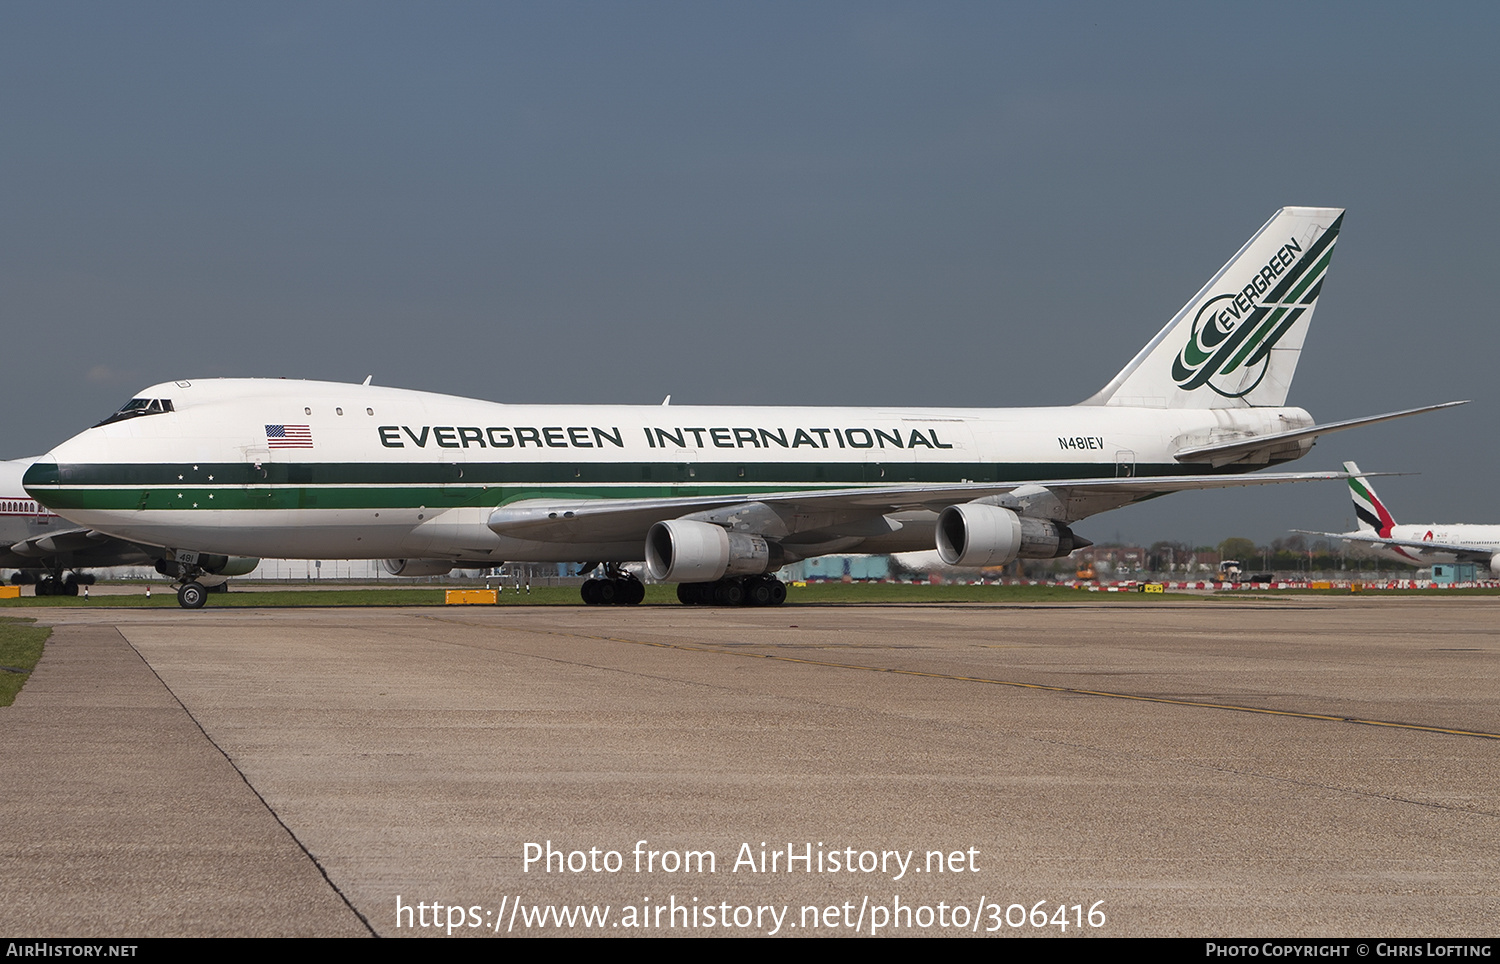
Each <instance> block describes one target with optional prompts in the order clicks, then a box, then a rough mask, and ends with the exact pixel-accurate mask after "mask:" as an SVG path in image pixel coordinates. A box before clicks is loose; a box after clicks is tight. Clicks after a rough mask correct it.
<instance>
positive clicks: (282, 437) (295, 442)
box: [266, 425, 313, 449]
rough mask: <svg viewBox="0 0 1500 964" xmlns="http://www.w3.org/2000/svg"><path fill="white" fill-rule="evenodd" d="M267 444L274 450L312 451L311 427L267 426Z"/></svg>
mask: <svg viewBox="0 0 1500 964" xmlns="http://www.w3.org/2000/svg"><path fill="white" fill-rule="evenodd" d="M266 444H267V445H268V446H269V447H270V448H273V449H310V448H312V447H313V443H312V426H311V425H267V426H266Z"/></svg>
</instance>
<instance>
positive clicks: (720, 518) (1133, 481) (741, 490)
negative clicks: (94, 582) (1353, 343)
mask: <svg viewBox="0 0 1500 964" xmlns="http://www.w3.org/2000/svg"><path fill="white" fill-rule="evenodd" d="M1342 220H1343V212H1342V210H1340V209H1337V208H1283V209H1282V210H1280V211H1278V212H1277V213H1276V214H1275V215H1274V216H1273V217H1272V218H1271V219H1270V220H1269V221H1267V222H1266V224H1265V225H1264V226H1263V227H1262V228H1261V229H1260V230H1259V231H1257V232H1256V233H1255V235H1254V236H1253V237H1251V239H1250V240H1249V241H1248V242H1246V243H1245V245H1244V246H1243V247H1242V248H1241V249H1240V250H1239V252H1238V253H1237V254H1235V256H1234V257H1233V258H1231V259H1230V260H1229V262H1228V263H1227V264H1226V265H1225V266H1224V267H1223V268H1222V269H1220V270H1219V272H1218V273H1217V274H1215V275H1214V276H1213V278H1211V279H1210V280H1209V282H1208V283H1207V284H1206V285H1205V286H1204V287H1203V289H1202V290H1201V291H1199V292H1198V294H1197V295H1195V296H1194V297H1193V298H1192V299H1190V300H1189V301H1188V303H1187V304H1186V305H1185V306H1184V307H1183V308H1182V310H1181V311H1179V312H1178V313H1177V314H1176V315H1175V316H1174V317H1173V318H1172V319H1171V320H1170V321H1168V322H1167V324H1166V325H1165V326H1164V327H1163V328H1162V329H1161V330H1160V331H1159V332H1158V333H1157V334H1156V336H1155V337H1154V338H1152V339H1151V340H1150V342H1148V343H1147V344H1146V346H1145V347H1144V348H1142V349H1141V350H1140V352H1139V353H1138V354H1137V355H1136V356H1135V358H1134V359H1132V360H1131V361H1130V363H1129V364H1128V365H1126V366H1125V367H1124V368H1123V369H1122V370H1121V371H1120V373H1119V374H1118V375H1116V376H1115V377H1114V378H1113V379H1111V380H1110V382H1109V384H1107V385H1105V386H1104V388H1102V389H1101V390H1100V391H1099V392H1098V393H1096V394H1095V395H1094V396H1092V397H1091V398H1089V399H1087V400H1085V401H1083V402H1081V403H1079V404H1077V405H1073V406H1066V407H1055V408H1021V409H951V408H921V409H894V408H874V409H871V408H794V407H776V408H769V407H768V408H745V407H689V406H665V405H663V406H583V405H549V406H541V405H504V404H497V403H494V402H485V401H477V400H472V399H464V398H456V397H453V396H448V395H437V394H431V393H426V392H413V391H402V390H399V389H392V388H382V387H376V386H372V385H370V384H368V379H367V380H366V384H363V385H352V384H336V383H330V382H303V381H288V380H281V379H211V380H202V381H200V380H193V381H178V382H168V383H165V384H162V385H156V386H153V387H152V388H149V389H147V390H146V391H144V392H142V393H141V395H140V396H139V397H137V398H134V399H132V400H131V401H130V402H129V403H128V404H127V405H126V406H124V407H123V408H122V409H121V410H120V411H119V412H117V413H116V414H115V415H113V416H111V417H110V418H108V419H106V420H105V421H103V422H101V423H100V424H99V425H97V426H95V427H93V428H91V429H89V430H87V431H85V432H83V433H82V434H80V435H78V436H77V437H75V438H73V439H72V440H70V441H68V442H66V443H64V444H62V445H60V446H58V447H57V448H56V449H54V450H53V451H52V452H50V453H49V454H48V455H47V457H46V458H45V459H44V460H43V461H42V462H40V463H38V464H37V465H36V466H35V467H34V468H33V469H32V470H31V471H30V472H28V473H27V475H26V479H25V483H26V488H27V491H28V492H29V493H31V494H32V495H33V496H35V497H36V498H37V499H39V500H40V501H42V502H43V503H45V504H47V505H49V506H51V507H52V508H54V509H55V510H56V511H57V512H59V513H61V514H62V515H63V516H65V517H67V518H68V519H70V520H72V521H74V522H76V523H78V524H79V525H83V526H88V527H91V528H94V529H97V530H98V531H100V532H104V533H109V534H111V535H115V536H118V537H121V538H125V539H130V540H134V541H139V542H144V543H149V544H152V545H158V546H162V547H164V548H166V550H167V554H168V559H169V560H171V562H172V563H173V564H175V565H176V567H177V574H178V577H179V580H180V582H181V588H180V589H179V599H180V600H181V602H182V603H183V605H184V606H188V607H195V606H198V605H202V603H203V599H204V597H203V592H202V586H201V585H200V583H199V581H198V580H199V578H200V577H201V576H202V575H203V574H205V573H208V574H212V573H215V572H217V571H220V570H221V569H222V568H223V567H225V566H230V565H234V562H233V560H232V558H231V557H234V556H271V557H303V558H386V559H388V560H389V562H388V566H389V568H390V569H391V570H392V571H393V572H398V573H408V574H414V575H416V574H424V573H438V572H447V571H448V570H449V569H451V568H453V567H455V566H466V567H468V566H493V565H498V564H500V563H501V562H548V561H579V562H585V563H589V564H591V566H592V567H598V566H600V565H602V567H603V568H602V571H601V575H603V576H604V577H605V578H602V579H594V580H590V581H589V582H588V583H586V584H585V589H584V598H585V599H586V600H587V601H589V602H596V603H621V602H623V603H632V602H639V601H640V599H641V596H642V595H643V594H644V590H643V588H642V586H641V584H640V582H639V581H638V580H637V579H636V578H635V577H634V576H632V575H630V574H629V573H628V572H627V571H626V570H625V569H624V568H623V564H624V563H628V562H633V561H639V560H645V562H646V565H647V568H648V569H649V571H650V574H651V575H652V576H653V577H654V578H656V579H658V580H662V581H666V582H675V583H678V584H679V597H680V598H681V599H682V600H683V601H684V602H716V603H720V604H736V603H742V602H750V603H758V604H774V603H777V602H780V601H781V600H782V599H783V598H784V597H785V589H784V588H783V586H782V584H781V582H779V581H778V580H777V579H776V578H775V577H774V575H772V574H773V573H774V572H775V571H776V570H777V569H779V568H780V567H781V566H782V565H783V564H785V563H787V562H791V561H794V560H797V559H804V558H808V557H811V556H816V555H821V554H825V553H833V552H845V551H853V550H857V551H860V552H879V553H884V552H905V551H911V550H918V549H932V548H933V547H934V546H935V547H936V548H937V550H938V551H939V553H940V554H941V555H942V558H943V559H944V561H946V562H948V563H950V564H953V565H960V566H991V565H1001V564H1004V563H1006V562H1009V561H1011V560H1013V559H1016V558H1018V557H1026V558H1050V557H1055V556H1062V555H1067V554H1068V553H1069V552H1071V551H1072V550H1073V549H1075V548H1078V547H1080V546H1084V545H1088V544H1089V543H1088V541H1087V540H1085V539H1083V538H1081V537H1079V536H1076V535H1074V533H1073V531H1072V529H1071V526H1072V525H1073V524H1075V523H1077V522H1078V521H1079V520H1081V519H1084V518H1086V517H1088V516H1090V515H1093V514H1095V513H1098V512H1103V511H1105V510H1108V509H1113V508H1118V507H1119V506H1123V505H1127V504H1130V503H1133V502H1139V501H1141V500H1143V499H1148V498H1152V497H1154V496H1158V495H1162V494H1165V493H1169V492H1178V491H1182V490H1186V489H1207V488H1218V487H1223V486H1232V485H1258V484H1265V483H1272V482H1285V481H1296V480H1303V479H1311V478H1325V479H1326V478H1339V477H1342V473H1331V472H1324V473H1301V474H1280V475H1277V474H1260V475H1243V474H1241V473H1246V472H1250V471H1252V470H1255V469H1260V468H1264V467H1267V466H1270V465H1275V464H1278V463H1282V462H1286V461H1289V460H1291V459H1296V458H1298V457H1300V456H1302V455H1303V454H1305V453H1306V452H1307V451H1308V449H1310V448H1311V447H1312V444H1313V440H1314V439H1315V438H1316V437H1318V436H1319V435H1323V434H1326V433H1329V432H1333V431H1338V430H1341V429H1345V428H1350V427H1353V426H1355V425H1364V424H1369V423H1372V422H1378V421H1382V420H1385V419H1389V418H1397V417H1400V416H1402V415H1407V414H1413V412H1415V411H1426V410H1427V409H1416V410H1413V411H1411V412H1393V413H1388V414H1385V415H1377V416H1372V417H1369V418H1362V419H1355V420H1351V421H1347V422H1337V423H1330V424H1324V425H1318V424H1315V423H1314V421H1313V419H1312V417H1311V416H1310V415H1308V413H1307V412H1305V411H1303V410H1302V409H1300V408H1288V407H1285V402H1286V395H1287V390H1288V388H1289V387H1290V385H1291V382H1292V375H1293V373H1294V372H1295V370H1296V367H1297V360H1298V358H1299V356H1300V353H1301V349H1302V344H1303V339H1304V338H1305V337H1306V335H1307V330H1308V325H1309V323H1310V322H1311V319H1312V315H1313V310H1314V308H1315V307H1316V305H1317V300H1318V295H1319V292H1320V291H1321V289H1322V283H1323V279H1324V276H1325V275H1326V273H1327V271H1328V265H1329V260H1330V258H1331V257H1332V255H1333V249H1334V245H1335V243H1336V242H1337V240H1338V235H1339V228H1340V224H1341V223H1342ZM1453 404H1457V403H1453ZM1431 407H1434V408H1435V407H1441V406H1431Z"/></svg>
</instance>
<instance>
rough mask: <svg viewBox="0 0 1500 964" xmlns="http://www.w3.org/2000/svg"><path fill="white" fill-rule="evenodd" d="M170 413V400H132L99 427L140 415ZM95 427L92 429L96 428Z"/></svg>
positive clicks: (96, 426)
mask: <svg viewBox="0 0 1500 964" xmlns="http://www.w3.org/2000/svg"><path fill="white" fill-rule="evenodd" d="M170 411H172V400H171V399H170V398H132V399H131V400H130V401H128V402H126V403H125V404H124V405H122V406H120V410H119V411H118V412H115V413H114V414H113V415H111V416H110V417H109V418H106V419H105V420H104V421H102V422H100V423H99V425H108V424H109V423H110V422H122V421H124V420H125V419H127V418H139V417H140V416H142V415H160V414H161V413H163V412H170ZM99 425H95V426H94V428H98V427H99Z"/></svg>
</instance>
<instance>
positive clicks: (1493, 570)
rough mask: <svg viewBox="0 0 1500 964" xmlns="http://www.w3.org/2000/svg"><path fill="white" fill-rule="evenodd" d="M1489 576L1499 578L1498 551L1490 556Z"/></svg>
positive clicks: (1499, 562)
mask: <svg viewBox="0 0 1500 964" xmlns="http://www.w3.org/2000/svg"><path fill="white" fill-rule="evenodd" d="M1490 576H1491V577H1493V578H1495V579H1500V552H1497V553H1495V554H1494V555H1493V556H1490Z"/></svg>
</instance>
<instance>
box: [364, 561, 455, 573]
mask: <svg viewBox="0 0 1500 964" xmlns="http://www.w3.org/2000/svg"><path fill="white" fill-rule="evenodd" d="M381 565H383V566H385V571H386V572H388V573H390V574H391V575H393V576H446V575H447V574H448V573H450V572H452V571H453V560H452V559H386V560H384V561H383V562H382V563H381Z"/></svg>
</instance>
